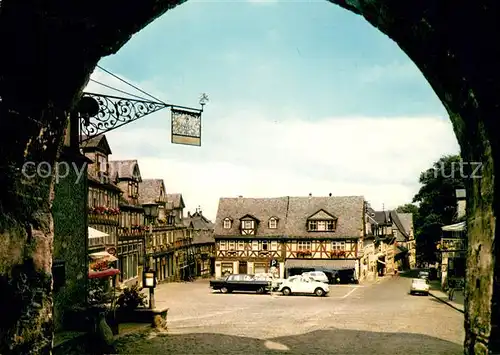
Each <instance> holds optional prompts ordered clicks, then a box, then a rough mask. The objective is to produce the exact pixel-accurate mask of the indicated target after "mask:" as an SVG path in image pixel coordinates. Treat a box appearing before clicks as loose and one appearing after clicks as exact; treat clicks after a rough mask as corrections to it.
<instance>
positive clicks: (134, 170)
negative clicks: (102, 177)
mask: <svg viewBox="0 0 500 355" xmlns="http://www.w3.org/2000/svg"><path fill="white" fill-rule="evenodd" d="M108 164H109V176H110V178H111V179H112V180H113V181H116V180H119V179H134V178H137V179H138V180H139V182H141V181H142V178H141V171H140V170H139V163H138V162H137V160H135V159H134V160H110V161H109V162H108Z"/></svg>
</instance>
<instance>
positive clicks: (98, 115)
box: [76, 92, 208, 143]
mask: <svg viewBox="0 0 500 355" xmlns="http://www.w3.org/2000/svg"><path fill="white" fill-rule="evenodd" d="M207 100H208V99H207V98H206V97H205V96H202V99H200V104H201V108H200V109H197V108H192V107H184V106H177V105H170V104H166V103H163V102H159V101H147V100H135V99H129V98H123V97H118V96H110V95H102V94H95V93H90V92H85V93H83V95H82V98H81V99H80V102H79V103H78V105H77V108H76V111H77V113H78V118H79V126H80V127H79V129H80V143H82V142H85V141H88V140H90V139H92V138H94V137H96V136H99V135H101V134H105V133H107V132H110V131H112V130H115V129H117V128H119V127H122V126H124V125H126V124H128V123H130V122H133V121H136V120H138V119H140V118H142V117H144V116H147V115H150V114H152V113H154V112H157V111H160V110H162V109H165V108H171V109H172V111H173V110H177V111H182V112H184V113H187V114H190V113H192V115H194V116H197V117H199V118H200V119H201V113H202V112H203V106H204V105H205V103H206V101H207Z"/></svg>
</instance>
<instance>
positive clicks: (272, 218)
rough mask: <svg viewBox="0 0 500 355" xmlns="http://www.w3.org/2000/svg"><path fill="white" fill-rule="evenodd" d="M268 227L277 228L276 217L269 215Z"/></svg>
mask: <svg viewBox="0 0 500 355" xmlns="http://www.w3.org/2000/svg"><path fill="white" fill-rule="evenodd" d="M268 226H269V228H270V229H276V228H278V219H277V218H275V217H271V218H270V219H269V224H268Z"/></svg>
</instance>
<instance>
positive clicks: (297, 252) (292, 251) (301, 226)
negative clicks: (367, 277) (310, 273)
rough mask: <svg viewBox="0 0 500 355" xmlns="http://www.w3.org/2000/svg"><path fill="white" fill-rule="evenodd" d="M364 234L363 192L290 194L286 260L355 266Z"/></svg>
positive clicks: (302, 265)
mask: <svg viewBox="0 0 500 355" xmlns="http://www.w3.org/2000/svg"><path fill="white" fill-rule="evenodd" d="M363 237H364V198H363V197H362V196H328V197H313V196H309V197H290V198H289V208H288V213H287V219H286V243H285V247H286V255H285V258H286V263H285V267H286V269H287V270H288V271H289V272H290V273H294V272H293V271H294V269H295V270H297V271H299V272H300V271H303V270H305V269H316V270H323V271H331V272H335V271H336V270H340V269H351V270H354V272H355V274H356V276H357V277H358V278H359V257H360V255H359V254H360V253H359V251H360V249H361V248H362V241H363Z"/></svg>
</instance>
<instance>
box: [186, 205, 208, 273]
mask: <svg viewBox="0 0 500 355" xmlns="http://www.w3.org/2000/svg"><path fill="white" fill-rule="evenodd" d="M184 224H185V225H186V226H187V227H188V229H191V230H192V237H193V240H192V243H191V245H192V249H193V250H194V258H195V265H196V266H195V270H196V272H195V276H201V277H208V276H211V275H212V274H214V273H215V239H214V224H213V223H212V221H210V220H209V219H208V218H206V217H205V216H204V215H203V213H202V211H201V209H200V208H197V209H196V212H195V213H193V214H191V213H190V212H188V215H187V218H185V219H184Z"/></svg>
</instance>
